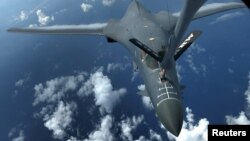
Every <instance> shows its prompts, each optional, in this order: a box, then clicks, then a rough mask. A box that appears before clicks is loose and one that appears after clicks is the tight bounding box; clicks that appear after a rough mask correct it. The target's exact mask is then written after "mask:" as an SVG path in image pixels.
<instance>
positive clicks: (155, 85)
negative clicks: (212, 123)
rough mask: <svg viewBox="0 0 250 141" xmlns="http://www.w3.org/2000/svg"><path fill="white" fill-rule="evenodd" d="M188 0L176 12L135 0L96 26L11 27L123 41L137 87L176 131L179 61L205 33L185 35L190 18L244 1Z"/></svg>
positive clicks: (179, 124)
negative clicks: (208, 0)
mask: <svg viewBox="0 0 250 141" xmlns="http://www.w3.org/2000/svg"><path fill="white" fill-rule="evenodd" d="M184 1H185V4H184V6H183V8H182V10H181V11H180V12H179V13H178V14H171V13H169V12H167V11H161V12H159V13H157V14H152V13H150V12H149V11H148V10H146V9H145V8H144V7H143V6H142V5H141V4H140V3H139V2H138V1H136V0H132V2H131V3H130V5H129V7H128V9H127V11H126V13H125V15H124V16H123V17H122V18H121V19H119V20H113V19H112V20H110V21H109V22H107V23H104V24H98V26H95V28H93V27H92V26H91V24H90V25H55V26H44V27H25V28H11V29H9V30H8V31H9V32H26V33H39V34H88V35H102V36H105V37H106V38H107V41H108V42H119V43H121V44H122V45H124V46H125V47H126V48H127V49H128V51H129V53H130V54H131V55H132V57H133V60H134V64H135V65H134V66H135V67H137V68H138V70H139V72H140V74H141V76H142V78H143V80H144V83H145V90H144V91H141V92H139V93H140V94H141V95H142V96H148V97H149V98H150V100H151V102H152V105H153V107H154V109H155V112H156V114H157V116H158V118H159V120H160V121H161V123H162V124H163V125H164V126H165V128H166V129H167V130H168V131H169V132H171V133H172V134H173V135H175V136H178V135H179V134H180V131H181V129H182V123H183V106H182V100H181V97H180V94H181V93H182V89H183V87H182V86H181V85H180V83H179V80H178V77H177V72H176V61H177V60H178V58H179V57H180V56H181V55H182V53H183V52H185V50H186V49H187V48H188V47H189V46H190V45H191V44H192V43H193V42H194V41H195V40H196V39H197V37H198V36H199V35H200V34H201V31H199V30H195V31H193V32H191V33H190V34H188V36H187V37H186V38H183V36H184V34H185V32H186V30H187V28H188V26H189V24H190V23H191V21H193V20H197V19H199V18H203V17H206V16H209V15H212V14H216V13H219V12H223V11H227V10H231V9H237V8H245V7H246V6H245V5H244V4H243V3H240V2H229V3H219V4H218V3H217V4H216V6H215V5H213V4H211V5H210V4H208V5H205V6H202V5H203V4H204V3H205V2H206V0H184ZM168 23H170V24H168ZM95 25H97V24H95Z"/></svg>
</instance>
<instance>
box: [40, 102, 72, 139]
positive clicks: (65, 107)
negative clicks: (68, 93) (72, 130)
mask: <svg viewBox="0 0 250 141" xmlns="http://www.w3.org/2000/svg"><path fill="white" fill-rule="evenodd" d="M76 108H77V106H76V104H75V103H70V104H69V103H66V104H64V102H62V101H60V102H59V103H58V106H57V108H56V110H55V111H54V113H53V114H52V115H45V117H44V121H45V123H44V126H45V127H47V128H48V129H49V130H52V131H53V137H54V138H56V139H63V138H64V136H65V134H66V133H65V129H66V128H67V127H69V126H70V124H71V122H72V116H73V113H74V111H75V109H76Z"/></svg>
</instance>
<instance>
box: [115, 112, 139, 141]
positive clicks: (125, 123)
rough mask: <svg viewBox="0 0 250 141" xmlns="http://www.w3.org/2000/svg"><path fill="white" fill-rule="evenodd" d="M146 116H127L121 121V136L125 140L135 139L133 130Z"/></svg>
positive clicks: (131, 140)
mask: <svg viewBox="0 0 250 141" xmlns="http://www.w3.org/2000/svg"><path fill="white" fill-rule="evenodd" d="M143 119H144V116H143V115H141V116H138V117H135V116H133V117H132V118H126V119H125V120H122V121H121V123H120V127H121V131H122V134H121V137H122V139H123V140H128V141H133V135H132V131H133V130H135V129H136V128H137V126H138V125H139V124H140V123H141V122H142V121H143Z"/></svg>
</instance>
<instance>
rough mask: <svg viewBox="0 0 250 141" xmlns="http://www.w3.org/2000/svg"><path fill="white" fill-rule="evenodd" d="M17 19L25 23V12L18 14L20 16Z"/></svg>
mask: <svg viewBox="0 0 250 141" xmlns="http://www.w3.org/2000/svg"><path fill="white" fill-rule="evenodd" d="M18 19H19V20H20V21H25V20H27V19H28V14H27V13H26V12H24V11H21V12H20V15H19V17H18Z"/></svg>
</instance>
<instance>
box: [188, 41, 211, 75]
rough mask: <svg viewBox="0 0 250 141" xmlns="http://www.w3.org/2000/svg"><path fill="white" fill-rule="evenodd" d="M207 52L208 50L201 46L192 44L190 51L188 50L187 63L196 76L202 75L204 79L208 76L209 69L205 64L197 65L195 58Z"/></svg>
mask: <svg viewBox="0 0 250 141" xmlns="http://www.w3.org/2000/svg"><path fill="white" fill-rule="evenodd" d="M204 52H206V49H205V48H203V47H201V46H199V45H198V44H192V46H191V47H190V49H189V50H188V52H187V53H188V54H187V55H186V59H185V61H186V62H187V63H188V65H189V67H190V68H191V69H192V70H193V72H194V73H196V74H202V75H203V76H204V77H205V76H206V73H207V67H206V65H205V64H199V65H197V64H196V63H195V62H194V60H195V59H194V56H196V55H197V54H200V53H204Z"/></svg>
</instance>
